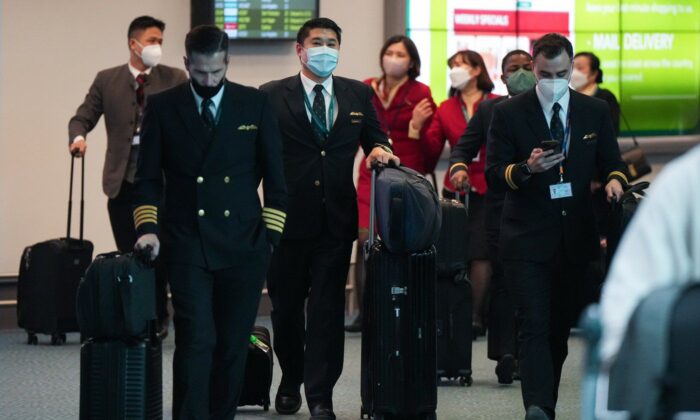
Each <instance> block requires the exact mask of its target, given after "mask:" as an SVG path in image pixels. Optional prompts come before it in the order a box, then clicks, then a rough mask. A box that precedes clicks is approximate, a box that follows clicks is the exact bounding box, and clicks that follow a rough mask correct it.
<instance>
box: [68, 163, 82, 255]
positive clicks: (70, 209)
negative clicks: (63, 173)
mask: <svg viewBox="0 0 700 420" xmlns="http://www.w3.org/2000/svg"><path fill="white" fill-rule="evenodd" d="M75 159H78V157H76V156H75V155H73V156H71V160H70V186H69V187H68V226H67V228H66V239H70V231H71V220H72V218H73V173H74V171H75ZM79 159H80V242H82V241H83V225H84V220H85V216H84V214H85V156H83V157H81V158H79Z"/></svg>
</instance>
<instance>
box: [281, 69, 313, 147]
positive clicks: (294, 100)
mask: <svg viewBox="0 0 700 420" xmlns="http://www.w3.org/2000/svg"><path fill="white" fill-rule="evenodd" d="M304 95H305V93H304V86H303V85H302V84H301V76H299V75H297V76H294V77H291V78H290V79H289V81H288V82H287V92H286V94H285V96H284V101H285V102H286V103H287V107H288V108H289V112H290V116H291V118H292V120H293V121H294V122H296V123H297V124H299V127H300V128H301V129H302V131H304V132H305V133H307V134H306V135H305V136H304V140H305V142H308V143H311V144H314V145H316V142H315V141H314V136H315V134H314V132H313V129H312V128H311V123H310V122H309V117H308V116H307V115H306V105H304Z"/></svg>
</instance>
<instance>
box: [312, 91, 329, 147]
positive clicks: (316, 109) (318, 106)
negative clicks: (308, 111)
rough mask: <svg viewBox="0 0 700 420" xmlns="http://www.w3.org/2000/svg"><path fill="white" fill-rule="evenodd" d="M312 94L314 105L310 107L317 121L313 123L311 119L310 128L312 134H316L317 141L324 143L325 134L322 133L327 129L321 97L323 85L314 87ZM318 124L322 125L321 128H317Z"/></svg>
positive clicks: (324, 104)
mask: <svg viewBox="0 0 700 420" xmlns="http://www.w3.org/2000/svg"><path fill="white" fill-rule="evenodd" d="M314 92H315V93H316V96H314V104H313V107H312V111H313V113H314V114H316V116H317V117H318V120H317V121H313V120H314V119H313V118H312V124H311V126H312V127H313V129H314V132H315V133H316V138H317V140H318V141H319V142H320V143H323V142H325V141H326V134H325V133H324V130H325V129H326V128H327V125H326V99H325V98H324V97H323V85H316V86H314ZM319 123H322V124H323V126H322V128H321V127H319V126H318V125H319Z"/></svg>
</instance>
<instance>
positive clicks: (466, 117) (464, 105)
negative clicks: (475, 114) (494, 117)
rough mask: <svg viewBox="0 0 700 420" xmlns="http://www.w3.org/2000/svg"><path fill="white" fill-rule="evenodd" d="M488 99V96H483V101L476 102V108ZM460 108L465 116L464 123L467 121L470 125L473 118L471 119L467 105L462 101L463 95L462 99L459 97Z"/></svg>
mask: <svg viewBox="0 0 700 420" xmlns="http://www.w3.org/2000/svg"><path fill="white" fill-rule="evenodd" d="M486 97H487V95H486V94H483V96H482V97H481V100H479V101H476V102H474V106H476V104H478V103H479V102H481V101H483V100H484V99H486ZM459 106H460V107H461V108H462V115H463V116H464V121H466V122H467V123H469V120H470V119H471V118H469V115H468V114H467V105H466V104H465V103H464V101H463V100H462V96H461V94H460V97H459Z"/></svg>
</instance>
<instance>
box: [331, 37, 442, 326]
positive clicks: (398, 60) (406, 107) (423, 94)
mask: <svg viewBox="0 0 700 420" xmlns="http://www.w3.org/2000/svg"><path fill="white" fill-rule="evenodd" d="M379 59H380V62H379V63H380V66H381V69H382V75H381V76H380V77H377V78H371V79H367V80H365V83H366V84H368V85H369V86H371V87H372V89H373V90H374V97H373V98H372V102H373V103H374V107H375V109H376V110H377V118H378V119H379V122H380V124H381V126H382V128H383V129H384V130H385V131H386V133H387V136H388V137H389V140H390V141H391V142H392V147H393V149H394V154H395V155H396V156H398V157H399V158H400V159H401V164H402V165H404V166H407V167H409V168H411V169H415V170H416V171H418V172H420V173H425V171H426V160H425V156H424V148H423V147H422V146H421V143H422V142H423V141H424V138H425V132H426V131H427V126H428V125H427V124H425V122H426V121H428V122H429V120H430V117H431V115H432V114H433V111H434V110H435V108H436V106H435V102H434V101H433V97H432V95H431V93H430V88H429V87H428V86H426V85H424V84H423V83H421V82H418V81H416V77H418V75H419V74H420V56H419V55H418V49H417V48H416V46H415V44H414V43H413V41H411V39H410V38H408V37H406V36H403V35H395V36H392V37H391V38H389V39H387V40H386V42H385V43H384V46H383V47H382V49H381V52H380V54H379ZM412 120H414V121H415V120H418V121H420V123H421V125H423V126H424V128H423V129H422V130H409V125H410V123H411V121H412ZM359 174H360V175H359V179H358V182H357V204H358V213H359V223H358V225H359V231H358V247H357V258H356V260H355V261H356V264H355V288H356V292H357V293H356V295H357V298H358V305H359V308H360V314H359V315H358V317H357V318H356V319H355V320H354V321H353V322H352V323H351V324H350V325H347V326H346V327H345V329H346V330H347V331H350V332H358V331H360V330H361V326H362V325H361V323H362V289H363V288H364V280H363V278H362V277H363V271H364V270H363V269H362V262H363V258H362V247H363V245H364V243H365V241H367V239H368V228H369V195H370V179H371V173H370V171H369V170H368V169H367V167H366V165H365V162H364V161H362V162H361V163H360V166H359Z"/></svg>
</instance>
